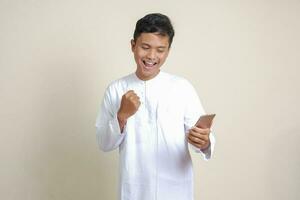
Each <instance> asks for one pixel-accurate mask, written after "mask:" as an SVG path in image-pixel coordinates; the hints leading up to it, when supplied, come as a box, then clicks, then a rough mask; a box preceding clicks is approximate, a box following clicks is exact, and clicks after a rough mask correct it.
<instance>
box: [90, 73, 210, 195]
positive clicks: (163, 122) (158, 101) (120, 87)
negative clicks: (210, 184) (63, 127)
mask: <svg viewBox="0 0 300 200" xmlns="http://www.w3.org/2000/svg"><path fill="white" fill-rule="evenodd" d="M128 90H134V91H135V93H136V94H137V95H138V96H139V97H140V101H141V105H140V107H139V109H138V111H137V112H136V113H135V114H134V115H133V116H131V117H130V118H129V119H128V120H127V124H126V126H125V127H124V130H123V133H121V132H120V127H119V123H118V120H117V112H118V109H119V107H120V103H121V99H122V96H123V94H125V93H126V92H127V91H128ZM203 114H205V113H204V110H203V107H202V105H201V103H200V100H199V98H198V96H197V93H196V91H195V89H194V88H193V86H192V85H191V84H190V83H189V82H188V81H187V80H186V79H183V78H180V77H177V76H174V75H170V74H168V73H165V72H160V73H159V74H158V75H157V76H156V77H154V78H153V79H151V80H148V81H142V80H140V79H139V78H138V77H137V76H136V74H135V73H133V74H130V75H128V76H126V77H123V78H121V79H119V80H116V81H114V82H112V83H111V84H110V85H109V86H108V87H107V89H106V91H105V95H104V98H103V102H102V105H101V109H100V112H99V115H98V117H97V120H96V128H97V133H96V135H97V141H98V144H99V147H100V149H101V150H103V151H110V150H113V149H116V148H119V154H120V181H119V199H120V200H192V199H193V171H192V161H191V156H190V153H189V148H188V146H189V144H188V142H187V137H186V136H187V133H188V131H189V129H190V128H191V127H192V126H194V125H195V123H196V121H197V120H198V118H199V117H200V115H203ZM210 142H211V145H210V147H209V149H208V150H207V151H206V152H202V151H200V150H199V149H197V148H196V147H194V146H192V145H190V147H191V148H193V149H194V150H195V151H196V152H198V153H201V154H202V155H203V157H204V159H205V160H208V159H209V158H210V157H211V155H212V152H213V148H214V144H215V139H214V136H213V134H212V133H211V134H210Z"/></svg>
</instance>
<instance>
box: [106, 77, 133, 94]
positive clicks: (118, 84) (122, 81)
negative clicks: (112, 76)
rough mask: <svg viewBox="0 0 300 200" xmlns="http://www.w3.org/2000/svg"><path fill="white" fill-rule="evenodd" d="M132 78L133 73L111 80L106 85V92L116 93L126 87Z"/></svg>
mask: <svg viewBox="0 0 300 200" xmlns="http://www.w3.org/2000/svg"><path fill="white" fill-rule="evenodd" d="M132 79H133V74H128V75H126V76H123V77H121V78H118V79H116V80H113V81H111V82H110V83H109V84H108V86H107V87H106V92H109V93H118V92H121V91H123V90H124V88H127V85H128V83H130V82H131V81H132Z"/></svg>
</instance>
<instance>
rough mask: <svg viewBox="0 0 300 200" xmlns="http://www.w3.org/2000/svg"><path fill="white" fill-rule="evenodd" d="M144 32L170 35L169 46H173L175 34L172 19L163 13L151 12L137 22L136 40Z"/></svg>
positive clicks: (134, 36) (134, 35) (134, 37)
mask: <svg viewBox="0 0 300 200" xmlns="http://www.w3.org/2000/svg"><path fill="white" fill-rule="evenodd" d="M142 33H158V34H160V35H163V36H168V37H169V47H171V44H172V41H173V37H174V35H175V32H174V29H173V26H172V23H171V20H170V19H169V17H168V16H166V15H163V14H161V13H151V14H148V15H146V16H144V17H143V18H141V19H139V20H138V21H137V22H136V26H135V30H134V34H133V39H134V41H136V40H137V38H138V37H139V36H140V35H141V34H142Z"/></svg>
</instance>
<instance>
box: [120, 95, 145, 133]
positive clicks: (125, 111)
mask: <svg viewBox="0 0 300 200" xmlns="http://www.w3.org/2000/svg"><path fill="white" fill-rule="evenodd" d="M140 105H141V102H140V98H139V97H138V96H137V95H136V93H134V91H133V90H129V91H127V92H126V93H125V94H124V95H123V96H122V100H121V105H120V109H119V111H118V120H119V125H120V129H121V132H123V128H124V126H125V124H126V122H127V119H128V118H129V117H130V116H132V115H134V114H135V113H136V112H137V110H138V109H139V107H140Z"/></svg>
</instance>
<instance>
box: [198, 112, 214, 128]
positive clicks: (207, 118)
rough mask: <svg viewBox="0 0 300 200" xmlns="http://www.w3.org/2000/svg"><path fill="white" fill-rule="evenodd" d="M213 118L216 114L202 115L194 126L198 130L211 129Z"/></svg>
mask: <svg viewBox="0 0 300 200" xmlns="http://www.w3.org/2000/svg"><path fill="white" fill-rule="evenodd" d="M215 116H216V114H209V115H202V116H200V118H199V119H198V121H197V123H196V125H195V126H196V127H198V128H211V126H212V122H213V119H214V117H215Z"/></svg>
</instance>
